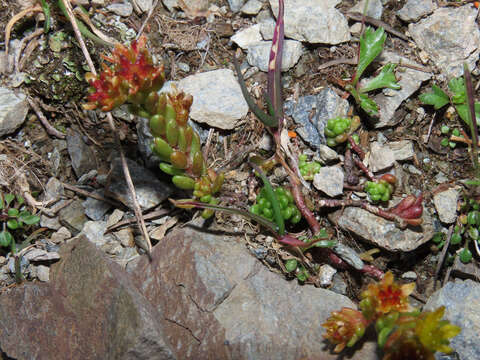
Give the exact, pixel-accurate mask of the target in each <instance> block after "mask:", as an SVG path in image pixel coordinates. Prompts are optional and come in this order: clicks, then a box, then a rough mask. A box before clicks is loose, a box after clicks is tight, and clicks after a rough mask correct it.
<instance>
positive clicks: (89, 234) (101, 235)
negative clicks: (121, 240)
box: [77, 221, 114, 248]
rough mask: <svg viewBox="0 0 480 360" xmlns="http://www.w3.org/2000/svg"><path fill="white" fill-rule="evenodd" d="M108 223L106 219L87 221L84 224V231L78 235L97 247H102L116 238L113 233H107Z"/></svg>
mask: <svg viewBox="0 0 480 360" xmlns="http://www.w3.org/2000/svg"><path fill="white" fill-rule="evenodd" d="M106 231H107V223H106V221H87V222H86V223H85V225H84V226H83V229H82V232H81V233H80V234H79V235H78V236H77V238H78V237H82V238H84V239H87V240H88V241H90V242H91V243H93V244H95V245H96V246H97V247H99V248H100V247H102V246H103V245H105V244H107V243H108V242H111V241H113V240H114V236H113V235H112V234H106V235H105V232H106Z"/></svg>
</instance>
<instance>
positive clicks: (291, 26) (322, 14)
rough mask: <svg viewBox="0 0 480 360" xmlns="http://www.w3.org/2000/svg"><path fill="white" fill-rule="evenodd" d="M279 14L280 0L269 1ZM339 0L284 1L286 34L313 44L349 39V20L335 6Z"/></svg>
mask: <svg viewBox="0 0 480 360" xmlns="http://www.w3.org/2000/svg"><path fill="white" fill-rule="evenodd" d="M269 1H270V5H271V7H272V12H273V14H274V15H275V16H277V14H278V0H269ZM339 2H340V0H285V14H284V20H285V36H286V37H289V38H291V39H295V40H299V41H306V42H309V43H312V44H319V43H321V44H332V45H335V44H339V43H342V42H346V41H349V40H350V32H349V29H348V22H347V19H345V17H344V16H343V15H342V13H341V12H340V11H338V10H337V9H335V6H336V5H337V4H338V3H339Z"/></svg>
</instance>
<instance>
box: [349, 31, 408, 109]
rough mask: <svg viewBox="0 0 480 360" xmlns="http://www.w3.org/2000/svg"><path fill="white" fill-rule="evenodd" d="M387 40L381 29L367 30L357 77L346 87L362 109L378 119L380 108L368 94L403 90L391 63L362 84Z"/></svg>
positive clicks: (363, 36) (361, 42)
mask: <svg viewBox="0 0 480 360" xmlns="http://www.w3.org/2000/svg"><path fill="white" fill-rule="evenodd" d="M386 39H387V34H385V30H384V29H383V28H381V27H380V28H378V29H377V30H373V29H372V28H371V27H367V28H366V29H365V32H364V33H363V34H362V36H361V37H360V52H359V56H358V64H357V68H356V71H355V75H354V76H353V78H352V79H351V80H350V82H348V83H347V84H346V86H345V90H347V91H348V92H349V93H350V94H352V96H353V97H354V99H355V101H356V103H357V104H358V105H359V106H360V108H362V109H363V110H364V111H365V112H366V113H367V114H368V115H369V116H373V117H378V115H379V108H378V105H377V104H376V103H375V101H374V100H373V99H371V98H370V97H369V96H368V93H369V92H371V91H374V90H378V89H384V88H389V89H393V90H399V89H400V88H401V86H400V85H399V84H398V82H397V78H396V77H395V72H394V71H395V67H396V65H395V64H390V63H388V64H386V65H384V66H383V67H382V69H381V70H380V72H379V73H378V74H377V75H376V76H375V77H374V78H373V79H370V80H368V81H365V82H362V83H360V78H361V76H362V75H363V73H364V72H365V70H366V69H367V67H368V66H369V65H370V64H371V63H372V62H373V60H375V58H376V57H377V56H378V55H379V54H380V53H381V52H382V50H383V45H384V43H385V40H386Z"/></svg>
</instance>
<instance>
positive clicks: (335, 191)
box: [313, 166, 345, 197]
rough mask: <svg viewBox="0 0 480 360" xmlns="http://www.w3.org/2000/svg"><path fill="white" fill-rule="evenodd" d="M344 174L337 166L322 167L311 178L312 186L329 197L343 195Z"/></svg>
mask: <svg viewBox="0 0 480 360" xmlns="http://www.w3.org/2000/svg"><path fill="white" fill-rule="evenodd" d="M344 177H345V174H344V173H343V171H342V169H341V168H340V167H338V166H324V167H322V168H321V169H320V171H319V172H318V173H317V174H315V176H314V177H313V186H315V188H316V189H317V190H320V191H323V192H324V193H325V194H327V195H328V196H330V197H335V196H338V195H341V194H342V193H343V179H344Z"/></svg>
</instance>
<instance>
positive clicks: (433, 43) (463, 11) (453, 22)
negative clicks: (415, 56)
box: [408, 4, 480, 78]
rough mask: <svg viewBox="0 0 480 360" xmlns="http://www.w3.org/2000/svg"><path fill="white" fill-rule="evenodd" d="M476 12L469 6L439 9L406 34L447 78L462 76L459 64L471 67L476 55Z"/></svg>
mask: <svg viewBox="0 0 480 360" xmlns="http://www.w3.org/2000/svg"><path fill="white" fill-rule="evenodd" d="M476 18H477V10H476V9H475V8H474V7H473V6H472V4H468V5H464V6H461V7H457V8H455V7H453V8H451V7H441V8H439V9H437V10H435V12H434V13H433V14H432V15H430V16H429V17H427V18H426V19H423V20H421V21H420V22H418V23H416V24H410V25H409V26H408V31H409V32H410V34H411V35H412V37H413V39H414V40H415V43H416V44H417V45H418V47H419V48H420V49H422V50H423V51H425V52H426V53H427V54H428V55H429V57H430V58H431V59H432V60H433V62H434V63H435V65H436V66H437V67H438V68H439V69H440V70H441V72H442V73H444V74H445V75H446V76H447V78H451V77H458V76H461V75H463V63H464V62H466V63H467V64H468V66H469V68H470V70H472V69H474V68H475V63H476V62H477V60H478V55H479V53H480V50H479V46H480V31H479V30H478V26H477V24H476V21H475V19H476Z"/></svg>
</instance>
